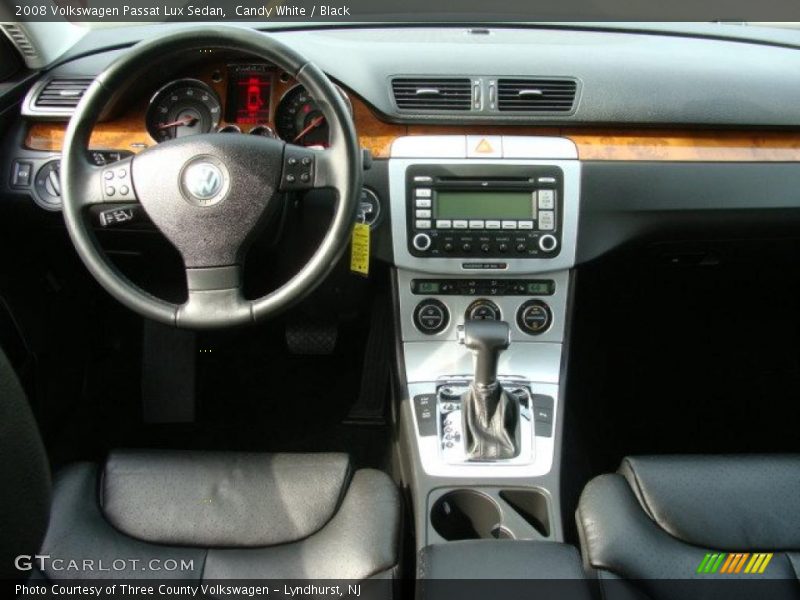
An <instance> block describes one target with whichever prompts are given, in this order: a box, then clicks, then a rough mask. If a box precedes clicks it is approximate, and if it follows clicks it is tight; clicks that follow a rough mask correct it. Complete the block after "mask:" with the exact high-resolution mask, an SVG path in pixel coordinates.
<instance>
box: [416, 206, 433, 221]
mask: <svg viewBox="0 0 800 600" xmlns="http://www.w3.org/2000/svg"><path fill="white" fill-rule="evenodd" d="M417 218H418V219H430V218H431V210H430V209H429V208H424V209H422V210H418V211H417Z"/></svg>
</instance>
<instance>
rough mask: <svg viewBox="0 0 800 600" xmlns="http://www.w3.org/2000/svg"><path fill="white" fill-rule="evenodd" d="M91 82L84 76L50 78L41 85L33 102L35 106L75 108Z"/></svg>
mask: <svg viewBox="0 0 800 600" xmlns="http://www.w3.org/2000/svg"><path fill="white" fill-rule="evenodd" d="M91 83H92V80H91V79H90V78H86V77H76V78H74V79H66V78H63V79H62V78H59V79H51V80H50V81H48V82H47V83H46V84H45V85H44V87H42V89H41V91H40V92H39V93H38V95H37V96H36V99H35V100H34V104H35V105H36V107H37V108H60V109H72V108H75V107H76V106H78V102H79V101H80V99H81V96H83V94H84V93H85V92H86V89H87V88H88V87H89V84H91Z"/></svg>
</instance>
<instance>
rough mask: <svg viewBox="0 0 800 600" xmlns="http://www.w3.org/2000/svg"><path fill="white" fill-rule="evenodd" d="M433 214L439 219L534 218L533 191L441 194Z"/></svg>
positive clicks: (442, 192) (438, 195)
mask: <svg viewBox="0 0 800 600" xmlns="http://www.w3.org/2000/svg"><path fill="white" fill-rule="evenodd" d="M434 213H435V214H434V217H435V218H437V219H535V218H536V201H535V200H534V196H533V195H532V194H531V192H530V191H524V192H516V191H508V192H505V191H486V192H471V191H470V192H466V191H449V190H448V191H439V192H438V193H437V194H436V202H435V204H434Z"/></svg>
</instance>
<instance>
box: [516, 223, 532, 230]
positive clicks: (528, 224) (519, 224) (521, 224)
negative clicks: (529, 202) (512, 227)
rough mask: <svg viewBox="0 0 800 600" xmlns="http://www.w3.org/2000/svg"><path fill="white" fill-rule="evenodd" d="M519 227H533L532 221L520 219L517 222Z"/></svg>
mask: <svg viewBox="0 0 800 600" xmlns="http://www.w3.org/2000/svg"><path fill="white" fill-rule="evenodd" d="M517 227H519V228H520V229H533V221H520V222H519V223H517Z"/></svg>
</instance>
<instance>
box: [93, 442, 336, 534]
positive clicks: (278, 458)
mask: <svg viewBox="0 0 800 600" xmlns="http://www.w3.org/2000/svg"><path fill="white" fill-rule="evenodd" d="M349 472H350V465H349V460H348V457H347V455H345V454H261V453H244V452H241V453H239V452H191V451H133V450H131V451H115V452H113V453H112V454H111V455H110V456H109V457H108V460H107V461H106V464H105V469H104V471H103V476H102V481H101V484H100V490H99V493H100V503H101V506H102V509H103V512H104V514H105V517H106V518H107V519H108V520H109V522H110V523H111V524H112V525H114V527H116V528H117V529H119V530H120V531H122V532H123V533H125V534H127V535H129V536H131V537H134V538H138V539H140V540H145V541H148V542H154V543H161V544H177V545H182V546H208V547H217V548H220V547H257V546H272V545H276V544H283V543H287V542H292V541H296V540H298V539H301V538H305V537H307V536H309V535H311V534H313V533H315V532H316V531H318V530H319V529H321V528H322V527H323V526H324V525H325V523H327V521H328V520H330V518H331V517H332V516H333V515H334V513H335V512H336V510H337V508H338V505H339V502H340V500H341V498H342V496H343V493H344V490H345V487H346V485H347V484H348V480H349Z"/></svg>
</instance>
